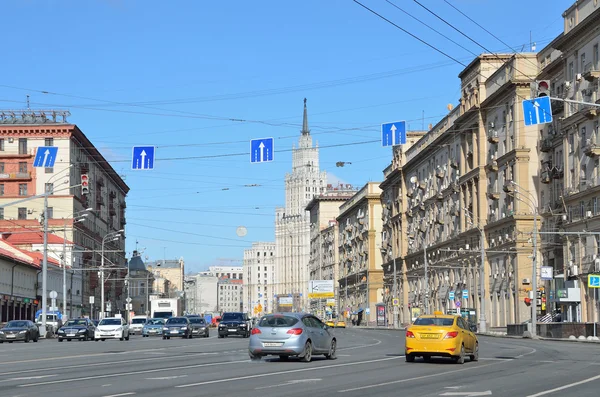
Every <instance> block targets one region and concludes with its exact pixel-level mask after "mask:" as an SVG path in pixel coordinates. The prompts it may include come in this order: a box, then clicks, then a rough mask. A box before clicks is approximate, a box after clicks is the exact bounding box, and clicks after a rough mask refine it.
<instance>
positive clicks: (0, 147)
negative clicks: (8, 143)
mask: <svg viewBox="0 0 600 397" xmlns="http://www.w3.org/2000/svg"><path fill="white" fill-rule="evenodd" d="M4 150H5V149H4V138H0V152H3V151H4Z"/></svg>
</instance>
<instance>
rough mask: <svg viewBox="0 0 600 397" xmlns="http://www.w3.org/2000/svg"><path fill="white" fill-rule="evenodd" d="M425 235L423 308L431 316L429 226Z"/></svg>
mask: <svg viewBox="0 0 600 397" xmlns="http://www.w3.org/2000/svg"><path fill="white" fill-rule="evenodd" d="M425 233H426V235H425V238H423V257H424V259H425V267H424V269H423V273H424V278H425V299H423V302H424V303H423V306H424V307H425V314H429V263H428V262H427V239H428V237H429V225H427V231H426V232H425Z"/></svg>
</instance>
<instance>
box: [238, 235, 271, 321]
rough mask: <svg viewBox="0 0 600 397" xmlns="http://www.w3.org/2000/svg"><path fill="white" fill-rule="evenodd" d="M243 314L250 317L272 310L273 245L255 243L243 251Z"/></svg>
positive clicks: (269, 243)
mask: <svg viewBox="0 0 600 397" xmlns="http://www.w3.org/2000/svg"><path fill="white" fill-rule="evenodd" d="M243 268H244V296H243V301H244V312H245V313H248V314H249V315H250V316H257V315H260V314H261V313H269V312H271V311H272V310H273V300H274V297H275V285H276V282H277V281H276V280H275V243H273V242H255V243H252V248H250V249H247V250H244V267H243Z"/></svg>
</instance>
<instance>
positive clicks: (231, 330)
mask: <svg viewBox="0 0 600 397" xmlns="http://www.w3.org/2000/svg"><path fill="white" fill-rule="evenodd" d="M227 331H229V332H237V329H232V328H230V329H228V330H227Z"/></svg>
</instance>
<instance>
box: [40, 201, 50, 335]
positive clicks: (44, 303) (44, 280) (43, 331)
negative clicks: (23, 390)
mask: <svg viewBox="0 0 600 397" xmlns="http://www.w3.org/2000/svg"><path fill="white" fill-rule="evenodd" d="M47 310H48V192H46V195H45V196H44V259H43V261H42V329H41V330H40V334H41V335H43V337H44V338H45V337H46V313H47Z"/></svg>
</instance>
